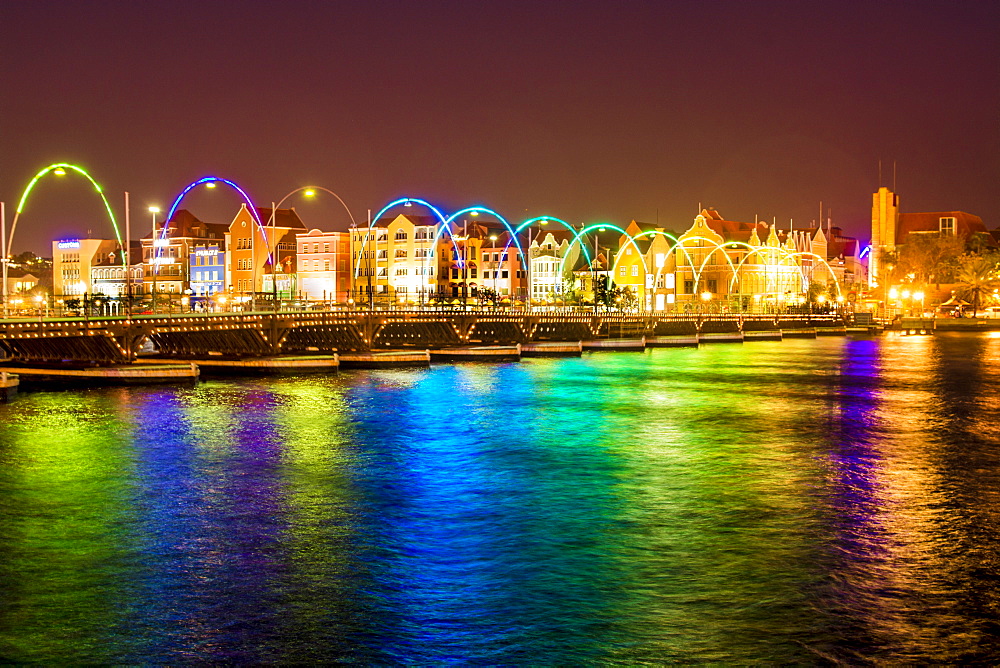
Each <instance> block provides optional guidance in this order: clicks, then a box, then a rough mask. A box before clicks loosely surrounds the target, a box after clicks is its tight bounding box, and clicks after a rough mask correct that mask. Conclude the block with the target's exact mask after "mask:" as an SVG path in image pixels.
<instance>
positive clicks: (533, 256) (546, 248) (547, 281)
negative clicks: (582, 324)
mask: <svg viewBox="0 0 1000 668" xmlns="http://www.w3.org/2000/svg"><path fill="white" fill-rule="evenodd" d="M572 241H573V233H572V232H569V231H568V230H555V231H551V230H545V231H544V232H543V233H539V234H538V236H536V237H535V238H534V239H532V240H531V244H530V245H529V246H528V255H529V257H530V275H529V279H530V293H531V301H532V303H535V304H554V303H558V302H560V301H565V299H566V292H567V287H568V285H567V284H568V283H569V282H570V277H575V274H574V272H575V270H576V269H577V264H578V263H579V261H580V257H581V248H580V244H579V243H572ZM573 280H575V278H574V279H573Z"/></svg>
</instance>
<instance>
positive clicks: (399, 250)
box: [396, 248, 406, 258]
mask: <svg viewBox="0 0 1000 668" xmlns="http://www.w3.org/2000/svg"><path fill="white" fill-rule="evenodd" d="M396 257H397V258H405V257H406V249H405V248H397V249H396Z"/></svg>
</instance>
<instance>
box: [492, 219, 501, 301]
mask: <svg viewBox="0 0 1000 668" xmlns="http://www.w3.org/2000/svg"><path fill="white" fill-rule="evenodd" d="M490 241H491V242H492V244H493V249H492V253H493V257H494V258H495V257H496V252H497V235H495V234H491V235H490ZM501 259H503V258H501ZM499 270H500V263H499V262H494V263H493V308H496V306H497V272H498V271H499Z"/></svg>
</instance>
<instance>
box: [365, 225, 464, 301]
mask: <svg viewBox="0 0 1000 668" xmlns="http://www.w3.org/2000/svg"><path fill="white" fill-rule="evenodd" d="M437 230H438V227H437V225H436V219H434V218H432V217H430V216H416V215H410V214H399V215H396V216H387V217H385V218H381V219H379V220H377V221H375V222H374V224H373V225H372V227H371V228H369V227H367V226H365V227H357V228H353V229H352V230H351V234H350V240H351V256H350V257H351V262H350V271H351V275H352V276H353V277H354V281H353V285H352V294H353V297H352V298H353V299H354V301H356V302H358V303H373V304H374V303H380V304H383V305H390V304H426V303H428V302H429V301H430V300H431V299H432V298H434V297H435V296H437V293H438V286H439V285H442V286H443V285H444V283H443V282H441V281H439V277H441V279H442V281H443V280H445V277H447V276H449V275H450V272H451V264H452V263H451V262H450V261H449V260H450V258H451V257H452V253H450V252H449V253H448V254H447V255H446V256H442V255H441V254H440V253H438V252H436V250H435V244H436V245H437V246H438V248H439V249H441V250H442V251H444V250H447V249H454V245H453V243H452V240H451V238H450V237H449V236H448V234H447V233H444V234H442V235H441V237H440V238H438V239H437V241H436V242H435V234H436V232H437ZM455 257H456V260H455V262H458V259H457V258H458V255H457V254H455ZM442 258H444V259H442ZM439 262H441V263H443V264H441V266H439V265H438V263H439ZM443 289H444V287H442V290H443ZM456 294H457V291H456Z"/></svg>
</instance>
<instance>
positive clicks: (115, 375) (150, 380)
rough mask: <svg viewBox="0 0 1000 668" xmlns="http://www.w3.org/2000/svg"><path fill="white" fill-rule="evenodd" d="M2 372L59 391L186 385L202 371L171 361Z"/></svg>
mask: <svg viewBox="0 0 1000 668" xmlns="http://www.w3.org/2000/svg"><path fill="white" fill-rule="evenodd" d="M0 373H7V374H16V375H17V376H19V380H20V384H21V386H25V387H27V386H43V387H50V388H51V387H56V388H58V387H80V386H84V387H86V386H105V385H155V384H161V383H186V382H193V381H196V380H198V377H199V375H200V370H199V369H198V366H197V365H196V364H194V363H191V362H172V363H164V364H122V365H114V366H97V367H75V368H74V367H65V366H60V367H45V366H35V367H32V366H17V367H4V368H0Z"/></svg>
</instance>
